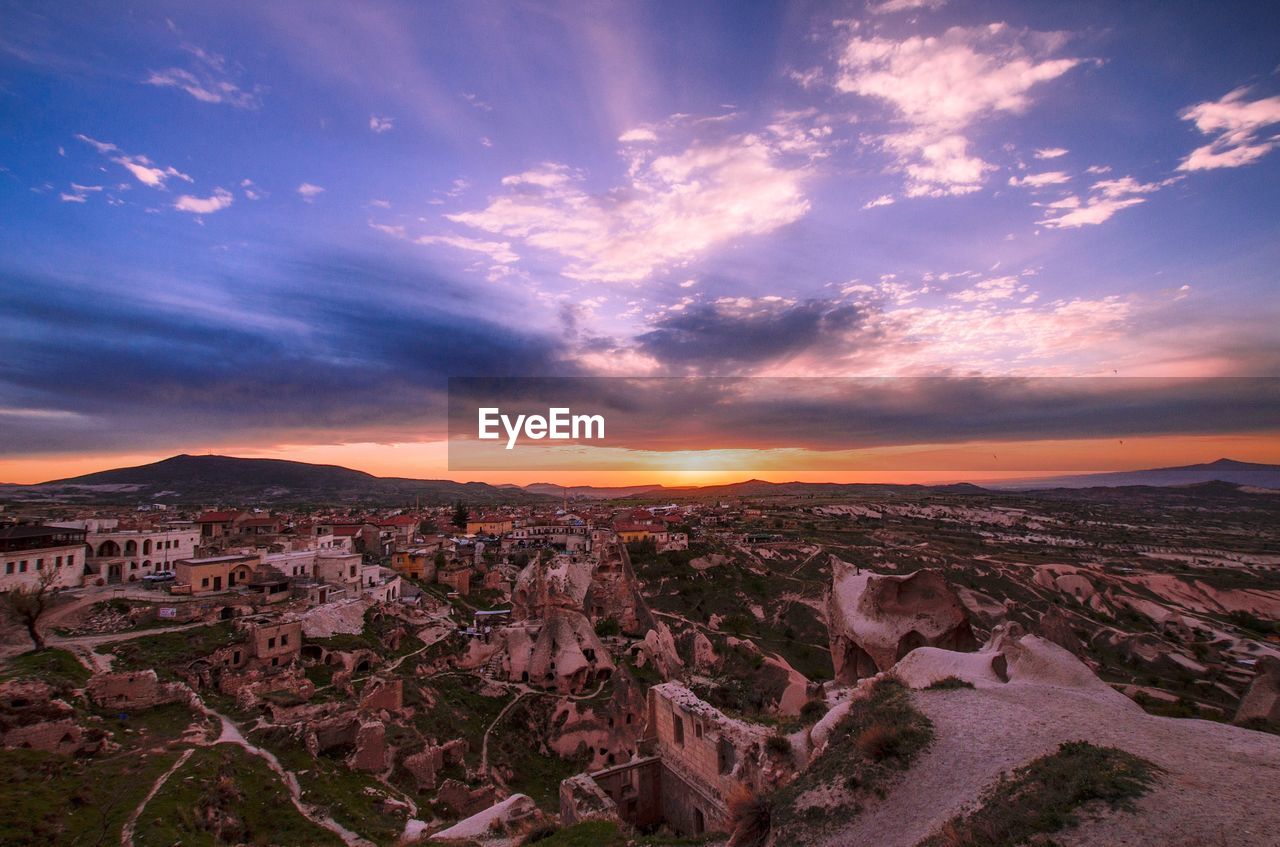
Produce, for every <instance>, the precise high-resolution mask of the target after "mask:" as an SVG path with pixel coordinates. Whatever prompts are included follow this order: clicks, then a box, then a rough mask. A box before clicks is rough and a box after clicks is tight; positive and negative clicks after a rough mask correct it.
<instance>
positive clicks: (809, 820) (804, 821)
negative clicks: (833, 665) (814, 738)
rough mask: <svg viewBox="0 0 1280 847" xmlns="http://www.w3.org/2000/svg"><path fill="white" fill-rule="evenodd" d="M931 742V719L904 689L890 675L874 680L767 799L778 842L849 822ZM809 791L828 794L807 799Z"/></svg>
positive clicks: (806, 838) (804, 839)
mask: <svg viewBox="0 0 1280 847" xmlns="http://www.w3.org/2000/svg"><path fill="white" fill-rule="evenodd" d="M932 741H933V724H932V723H931V722H930V721H929V719H928V718H927V717H925V716H924V715H923V714H921V713H920V712H919V711H917V710H916V708H915V707H914V706H913V705H912V703H911V694H910V692H909V691H908V690H907V688H906V687H905V686H903V685H902V683H900V682H898V681H897V680H894V679H883V680H881V681H879V682H877V683H876V685H875V686H874V687H873V688H872V689H871V692H870V694H869V695H868V696H867V697H866V698H864V699H862V700H858V701H856V702H854V703H853V705H852V706H851V707H850V709H849V713H848V714H847V715H845V717H844V718H843V719H841V721H840V722H839V723H838V724H836V726H835V727H834V728H833V729H832V731H831V735H830V738H829V740H828V742H827V748H826V750H825V751H824V752H823V753H822V755H821V756H819V757H818V758H817V759H815V760H814V761H813V762H811V763H810V764H809V767H808V768H807V769H806V770H805V771H803V772H802V773H800V775H799V776H797V777H796V779H795V780H793V781H792V782H790V783H789V784H787V785H786V786H784V787H782V788H780V789H778V790H777V791H775V792H774V793H773V794H772V795H771V796H770V797H768V798H767V801H768V803H769V805H770V810H771V818H772V821H773V828H774V833H775V835H776V836H778V838H777V840H778V843H788V844H790V843H797V844H805V843H809V842H811V841H816V840H821V838H822V836H823V835H824V833H826V832H829V831H830V830H831V829H832V828H834V827H836V826H838V825H841V824H847V823H848V822H849V821H850V820H852V819H853V818H854V817H856V816H857V815H858V814H859V813H860V812H861V811H862V806H863V804H864V803H865V802H867V801H868V800H870V799H871V798H872V797H881V796H883V795H884V793H885V791H886V790H887V787H888V785H889V783H890V782H891V781H892V780H893V779H894V778H895V777H896V776H897V775H898V774H900V773H902V772H903V771H905V770H907V769H908V768H910V767H911V765H912V763H913V762H914V761H915V759H916V757H917V756H919V754H920V753H921V752H922V751H923V750H924V749H925V748H926V747H928V746H929V744H930V743H931V742H932ZM811 791H821V792H823V793H824V794H825V795H826V797H827V799H826V800H824V801H823V802H822V803H821V804H820V805H810V804H808V803H805V802H804V796H805V795H806V794H807V793H808V792H811Z"/></svg>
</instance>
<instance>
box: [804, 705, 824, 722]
mask: <svg viewBox="0 0 1280 847" xmlns="http://www.w3.org/2000/svg"><path fill="white" fill-rule="evenodd" d="M826 713H827V704H826V702H825V701H823V700H809V701H807V702H806V703H805V704H804V705H803V706H801V707H800V717H802V718H804V720H805V721H817V720H821V719H822V717H823V716H824V715H825V714H826Z"/></svg>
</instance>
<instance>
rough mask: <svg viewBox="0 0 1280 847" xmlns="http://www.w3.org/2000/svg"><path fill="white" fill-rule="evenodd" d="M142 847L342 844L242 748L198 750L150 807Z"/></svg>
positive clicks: (139, 834)
mask: <svg viewBox="0 0 1280 847" xmlns="http://www.w3.org/2000/svg"><path fill="white" fill-rule="evenodd" d="M134 843H135V844H136V845H138V847H167V846H168V845H172V844H182V845H191V846H192V847H204V845H221V844H308V845H341V844H342V840H341V839H340V838H338V837H337V836H336V835H334V834H333V833H331V832H329V831H328V830H326V829H323V828H322V827H319V826H316V825H315V824H313V823H311V822H310V821H308V820H307V819H306V818H304V817H303V816H302V815H301V814H300V813H299V812H298V811H297V810H296V809H295V808H294V807H293V805H292V802H291V801H290V799H289V794H288V791H287V790H286V789H285V788H284V786H283V785H282V784H281V782H280V779H279V777H277V776H276V774H274V773H272V771H271V770H270V769H269V768H268V767H267V765H266V764H265V763H264V762H263V761H262V760H261V759H259V758H257V757H254V756H251V755H250V754H249V753H247V752H245V751H244V750H243V749H242V748H240V747H237V746H233V745H227V744H223V745H219V746H217V747H212V748H204V749H200V750H197V751H196V752H195V753H194V754H193V755H192V757H191V759H190V760H189V761H188V762H187V763H186V764H184V765H183V766H182V767H181V768H180V769H179V770H178V771H177V772H176V773H174V774H173V776H171V777H170V778H169V781H168V782H166V783H165V785H164V786H163V787H162V788H161V789H160V791H159V792H158V793H157V794H156V796H155V797H153V798H152V800H151V802H150V803H148V804H147V807H146V809H144V810H143V813H142V815H141V816H140V817H139V819H138V824H137V828H136V830H135V834H134Z"/></svg>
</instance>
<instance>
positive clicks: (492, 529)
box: [467, 515, 515, 535]
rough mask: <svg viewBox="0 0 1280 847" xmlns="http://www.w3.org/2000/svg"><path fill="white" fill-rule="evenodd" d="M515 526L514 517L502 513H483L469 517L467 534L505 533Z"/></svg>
mask: <svg viewBox="0 0 1280 847" xmlns="http://www.w3.org/2000/svg"><path fill="white" fill-rule="evenodd" d="M514 526H515V519H514V518H504V517H502V516H501V515H481V516H480V517H478V518H474V519H473V518H468V519H467V535H505V534H507V533H508V532H510V531H511V530H512V528H513V527H514Z"/></svg>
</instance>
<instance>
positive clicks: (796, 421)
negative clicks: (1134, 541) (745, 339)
mask: <svg viewBox="0 0 1280 847" xmlns="http://www.w3.org/2000/svg"><path fill="white" fill-rule="evenodd" d="M451 391H452V394H451V406H450V412H451V433H452V434H453V435H455V436H458V435H463V436H466V437H471V436H472V435H473V434H474V431H475V419H476V418H475V411H474V410H475V407H476V406H477V405H495V406H500V407H501V408H502V410H503V411H504V412H510V413H514V414H519V413H526V414H527V413H545V410H546V408H547V407H548V405H555V406H568V407H570V408H572V410H573V411H574V412H575V413H590V414H603V415H604V416H605V419H606V421H607V430H606V431H607V435H608V437H607V438H606V440H605V441H604V442H601V443H600V444H601V446H607V447H624V448H630V449H639V450H656V451H668V450H706V449H731V448H739V449H766V448H797V449H805V450H817V451H835V450H855V449H865V448H877V447H889V446H899V445H921V444H926V445H927V444H961V443H965V442H970V441H1036V440H1049V439H1061V440H1072V439H1110V438H1116V439H1126V438H1139V437H1144V436H1161V435H1185V434H1231V433H1250V432H1252V433H1258V432H1268V431H1274V430H1276V429H1277V428H1280V379H1276V378H1265V377H1263V378H1211V379H1157V378H1150V379H1148V378H868V379H862V378H825V377H824V378H782V377H779V378H772V377H768V378H750V377H744V378H735V377H705V378H699V377H686V378H679V377H657V378H636V379H625V378H603V377H587V378H568V379H559V378H551V379H533V380H529V379H514V380H482V381H479V382H477V383H474V384H468V383H463V382H459V381H456V380H455V381H454V383H453V385H452V386H451ZM546 443H547V442H543V444H546ZM494 455H495V456H500V457H505V459H506V460H507V461H508V462H509V464H508V465H507V466H508V467H511V468H515V467H518V466H519V460H520V457H521V456H529V455H530V454H528V453H527V452H526V453H523V454H521V453H518V452H516V453H511V452H505V453H504V452H503V451H501V445H499V449H498V450H497V451H495V453H494ZM573 461H574V462H575V464H574V465H573V466H574V467H576V468H578V469H586V467H598V468H601V469H607V468H617V467H622V465H620V464H617V463H616V461H617V460H616V459H613V460H610V461H613V462H615V463H613V464H610V463H601V464H598V465H590V466H584V465H582V464H581V462H580V461H578V460H577V459H574V460H573ZM935 469H938V468H935Z"/></svg>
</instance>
